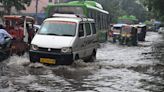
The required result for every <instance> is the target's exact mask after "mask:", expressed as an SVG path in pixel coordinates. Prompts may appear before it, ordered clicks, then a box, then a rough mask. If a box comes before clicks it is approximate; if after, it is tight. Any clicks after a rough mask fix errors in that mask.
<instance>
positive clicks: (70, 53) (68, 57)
mask: <svg viewBox="0 0 164 92" xmlns="http://www.w3.org/2000/svg"><path fill="white" fill-rule="evenodd" d="M97 47H98V40H97V35H96V28H95V22H94V20H93V19H88V18H82V17H79V16H78V15H77V16H76V15H69V14H61V16H59V15H58V17H57V16H56V17H53V18H48V19H46V20H45V21H44V22H43V24H42V26H41V28H40V29H39V31H38V32H37V33H36V35H35V36H34V38H33V40H32V42H31V48H30V51H29V56H30V61H31V62H41V63H46V64H60V65H61V64H71V63H72V62H73V61H75V60H78V59H83V60H84V61H86V62H91V61H94V60H95V59H96V51H97Z"/></svg>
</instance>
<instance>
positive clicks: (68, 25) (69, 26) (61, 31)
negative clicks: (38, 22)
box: [38, 21, 76, 36]
mask: <svg viewBox="0 0 164 92" xmlns="http://www.w3.org/2000/svg"><path fill="white" fill-rule="evenodd" d="M75 33H76V23H75V22H67V21H47V22H44V24H43V25H42V27H41V29H40V30H39V32H38V34H42V35H57V36H75Z"/></svg>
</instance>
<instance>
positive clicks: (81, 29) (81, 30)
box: [78, 23, 84, 37]
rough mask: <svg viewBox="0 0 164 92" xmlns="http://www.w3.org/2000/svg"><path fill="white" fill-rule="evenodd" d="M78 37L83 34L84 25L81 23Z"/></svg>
mask: <svg viewBox="0 0 164 92" xmlns="http://www.w3.org/2000/svg"><path fill="white" fill-rule="evenodd" d="M78 34H79V37H83V36H84V27H83V24H82V23H81V24H79V33H78Z"/></svg>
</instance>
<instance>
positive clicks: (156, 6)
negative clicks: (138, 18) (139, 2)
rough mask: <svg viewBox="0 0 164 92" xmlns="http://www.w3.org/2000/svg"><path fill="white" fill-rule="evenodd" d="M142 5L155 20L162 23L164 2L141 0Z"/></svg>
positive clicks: (163, 19)
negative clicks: (151, 13)
mask: <svg viewBox="0 0 164 92" xmlns="http://www.w3.org/2000/svg"><path fill="white" fill-rule="evenodd" d="M143 3H144V4H145V6H146V7H147V8H148V9H149V11H151V12H153V15H154V16H155V17H156V18H157V19H160V20H162V21H164V7H163V5H164V0H143Z"/></svg>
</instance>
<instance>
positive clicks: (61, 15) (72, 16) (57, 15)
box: [52, 13, 87, 18]
mask: <svg viewBox="0 0 164 92" xmlns="http://www.w3.org/2000/svg"><path fill="white" fill-rule="evenodd" d="M52 17H63V18H87V17H86V16H84V15H79V14H60V13H55V14H53V15H52Z"/></svg>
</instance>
